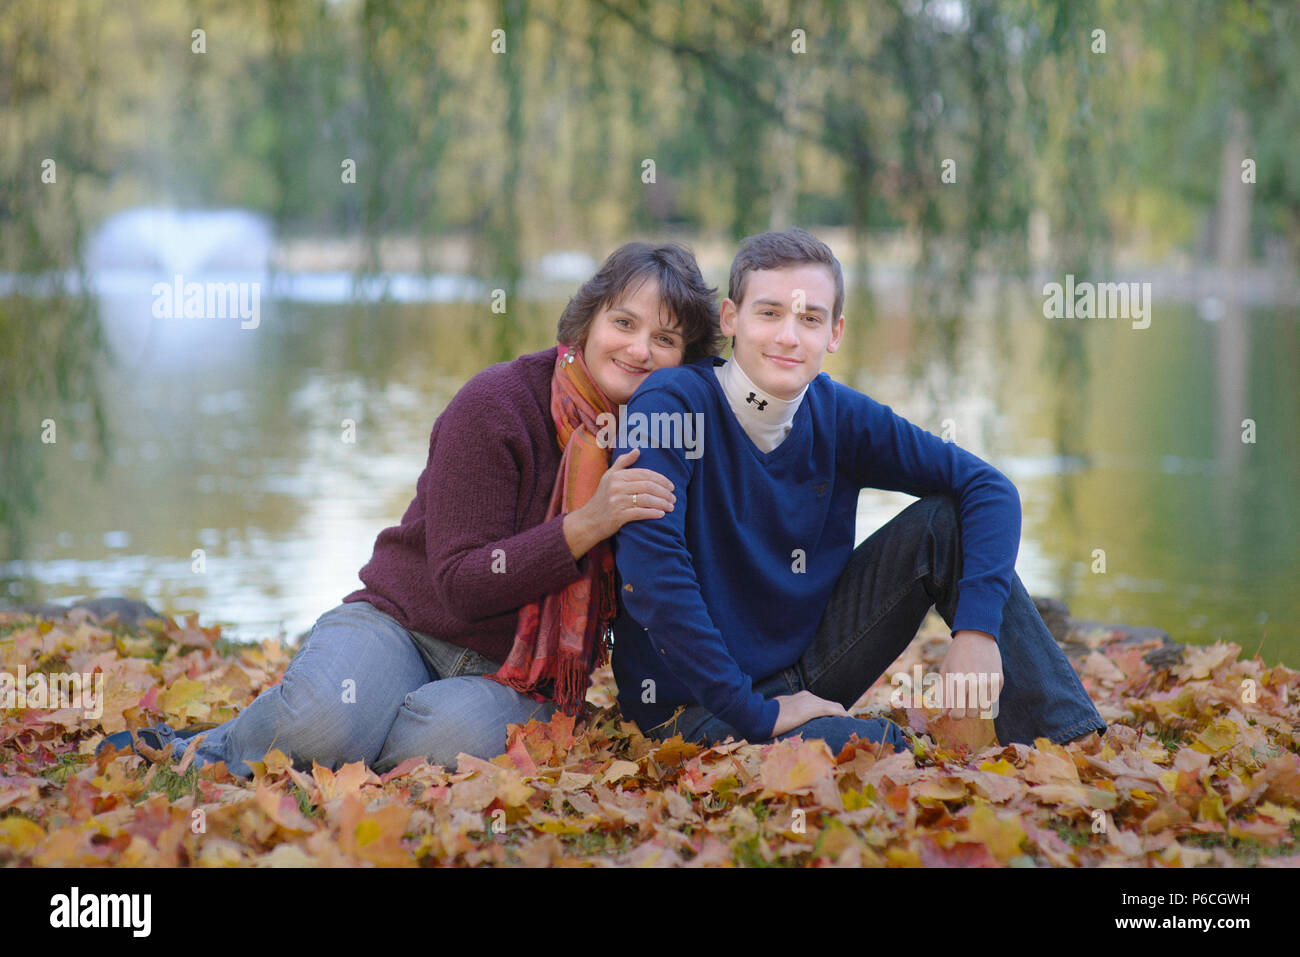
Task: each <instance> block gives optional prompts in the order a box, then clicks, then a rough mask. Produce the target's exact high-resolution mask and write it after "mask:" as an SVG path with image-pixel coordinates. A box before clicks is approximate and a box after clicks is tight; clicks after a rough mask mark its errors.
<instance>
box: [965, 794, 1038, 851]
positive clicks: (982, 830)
mask: <svg viewBox="0 0 1300 957" xmlns="http://www.w3.org/2000/svg"><path fill="white" fill-rule="evenodd" d="M966 820H967V826H966V830H965V831H964V832H962V833H961V834H959V835H958V837H957V839H958V840H961V841H971V842H974V843H977V844H983V845H984V846H985V847H987V848H988V849H989V853H990V854H992V855H993V856H994V857H996V858H997V859H998V860H999V861H1009V860H1011V858H1013V857H1016V856H1017V855H1018V854H1020V842H1021V841H1023V840H1024V839H1025V829H1024V828H1023V827H1021V826H1020V821H1019V820H1018V819H1016V818H1015V817H1012V816H1007V817H998V816H997V815H996V814H994V813H993V809H992V808H990V807H989V806H988V805H987V804H979V805H976V807H975V810H973V811H971V813H970V816H969V817H967V819H966Z"/></svg>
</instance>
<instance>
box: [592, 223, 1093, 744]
mask: <svg viewBox="0 0 1300 957" xmlns="http://www.w3.org/2000/svg"><path fill="white" fill-rule="evenodd" d="M728 292H729V298H727V299H725V300H723V302H722V305H721V328H722V332H723V334H724V335H728V336H732V337H734V338H733V340H732V358H731V360H730V361H725V360H723V359H721V358H717V357H708V358H706V359H703V360H700V361H698V362H694V363H689V364H686V365H682V366H679V367H677V368H673V369H664V370H657V371H655V372H654V373H652V374H651V375H649V376H648V377H647V379H646V381H645V382H644V383H643V384H642V385H641V387H640V388H639V389H638V390H637V392H636V394H635V395H634V396H633V398H632V399H631V400H630V402H629V403H628V406H627V408H626V410H623V412H622V414H623V415H624V416H625V417H626V419H625V423H624V425H625V426H630V427H628V428H627V429H626V431H624V430H623V429H620V437H619V439H618V440H617V442H616V444H617V450H616V454H623V453H626V452H627V451H628V450H630V449H631V448H634V447H636V448H640V457H639V460H638V461H637V463H636V465H637V467H638V468H647V469H653V470H654V471H656V472H659V473H661V474H662V475H664V476H665V477H667V478H668V480H669V481H670V482H671V483H672V486H673V489H674V495H675V499H676V501H675V504H672V505H670V504H669V503H668V502H667V501H663V502H660V501H659V498H658V495H657V494H656V493H657V491H658V490H656V489H655V488H654V487H652V486H649V485H647V488H646V489H644V490H641V495H640V497H641V498H644V499H645V501H643V502H641V503H640V504H641V505H642V506H647V507H649V508H650V509H655V510H656V512H655V514H656V515H658V514H660V513H661V512H662V514H663V517H661V518H657V519H656V520H654V521H638V522H629V523H628V524H626V525H624V526H623V528H622V529H621V530H620V531H619V533H618V535H617V537H616V539H615V554H616V558H617V563H618V570H619V574H620V579H621V580H620V588H619V598H620V608H619V615H618V618H617V620H616V621H615V623H614V652H613V665H614V675H615V678H616V680H617V682H618V689H619V704H620V706H621V709H622V712H623V714H624V715H625V716H626V717H628V718H631V719H632V720H634V721H636V723H637V724H638V725H639V726H640V727H641V729H642V730H643V731H645V732H646V733H649V734H652V735H655V736H657V737H660V738H663V737H668V736H671V735H673V734H678V733H680V734H682V735H684V736H685V737H686V739H687V740H694V741H702V742H706V743H713V742H717V741H721V740H723V739H724V738H726V737H727V736H728V735H731V736H734V737H736V738H744V739H747V740H749V741H752V742H760V741H767V740H770V739H772V738H777V737H782V736H785V735H790V734H795V733H799V734H803V735H804V736H805V737H820V738H823V739H825V740H826V741H827V743H828V744H830V746H831V747H832V748H833V749H835V750H838V749H839V748H840V747H842V746H843V744H844V743H845V742H846V741H848V740H849V738H850V737H851V736H852V735H854V734H856V735H858V736H859V737H861V738H864V739H870V740H873V741H888V742H890V743H892V744H894V745H895V747H900V748H901V747H905V746H906V739H905V738H904V737H903V735H902V733H901V731H900V729H899V728H898V726H897V725H894V724H893V723H892V722H888V721H885V720H883V719H873V720H865V719H859V718H854V717H852V716H850V715H849V713H848V711H847V708H849V707H850V706H852V705H853V703H854V702H855V701H856V700H857V699H858V698H859V697H860V696H861V695H862V693H863V692H864V691H865V690H866V689H867V688H868V687H870V686H871V684H872V683H873V682H874V681H875V680H876V679H877V678H878V677H879V676H880V675H881V674H883V673H884V670H885V668H887V667H888V666H889V664H890V663H891V662H892V661H893V660H894V659H895V658H896V657H897V656H898V655H899V654H900V653H901V652H902V651H903V649H904V648H906V646H907V645H908V643H909V642H910V641H911V640H912V638H913V637H914V636H915V634H916V630H917V627H918V626H919V624H920V622H921V620H922V618H923V617H924V616H925V614H926V612H927V610H928V609H929V608H930V606H931V605H934V606H935V607H936V608H937V609H938V611H939V613H940V614H941V615H942V616H943V618H944V620H945V621H946V622H947V623H948V624H949V626H950V627H951V628H952V644H951V645H950V646H949V649H948V652H947V654H946V656H945V657H944V660H943V664H942V665H941V668H940V671H941V674H943V675H949V674H951V675H961V676H972V675H973V676H981V675H982V676H983V680H985V681H986V682H987V685H986V686H987V687H989V688H991V689H996V688H997V687H999V686H1000V688H1001V693H1000V696H999V697H998V699H997V703H996V708H995V709H993V708H990V709H989V710H990V711H995V714H996V716H995V717H994V730H995V731H996V733H997V736H998V740H999V741H1000V742H1001V743H1003V744H1006V743H1009V742H1012V741H1018V742H1024V743H1032V742H1033V740H1034V739H1035V738H1036V737H1040V736H1043V737H1047V738H1050V739H1051V740H1052V741H1055V742H1058V743H1061V742H1065V741H1069V740H1071V739H1073V738H1076V737H1079V736H1080V735H1083V734H1086V733H1087V732H1089V731H1093V730H1095V731H1098V732H1103V731H1104V730H1105V728H1106V724H1105V722H1104V721H1102V719H1101V717H1100V715H1099V714H1098V713H1097V709H1096V708H1095V707H1094V706H1093V703H1092V701H1091V700H1090V699H1089V697H1088V695H1087V693H1086V692H1085V691H1084V689H1083V686H1082V685H1081V684H1080V682H1079V679H1078V677H1077V676H1076V675H1075V673H1074V670H1073V669H1072V668H1071V666H1070V664H1069V662H1068V660H1067V659H1066V657H1065V655H1064V654H1063V653H1062V652H1061V650H1060V648H1059V647H1058V646H1057V644H1056V642H1055V641H1054V640H1053V638H1052V636H1051V634H1050V633H1049V632H1048V630H1047V628H1046V626H1045V625H1044V624H1043V621H1042V619H1041V618H1040V617H1039V615H1038V612H1037V610H1036V609H1035V608H1034V605H1033V602H1032V601H1031V600H1030V598H1029V595H1028V593H1027V592H1026V591H1025V588H1024V585H1023V584H1022V583H1021V581H1020V578H1019V577H1018V576H1017V575H1016V573H1015V559H1016V552H1017V550H1018V548H1019V543H1020V499H1019V496H1018V494H1017V493H1016V490H1015V487H1014V486H1013V485H1012V484H1011V482H1010V481H1008V480H1007V478H1006V477H1005V476H1003V475H1002V474H1001V473H1000V472H998V471H997V470H996V469H994V468H993V467H992V466H990V465H989V464H987V463H986V462H984V461H982V460H981V459H979V458H977V457H976V456H974V455H972V454H971V453H969V452H966V451H964V450H963V449H961V448H958V447H957V446H956V445H954V444H952V443H949V442H944V441H942V440H940V439H939V438H937V437H936V436H934V435H932V434H930V433H929V432H926V431H924V430H922V429H920V428H918V427H916V426H914V425H912V424H911V423H909V422H907V421H906V420H905V419H903V418H901V417H900V416H898V415H896V414H894V412H892V411H891V410H890V409H889V408H888V407H887V406H884V405H881V404H880V403H878V402H876V401H875V400H873V399H871V398H869V397H868V396H866V395H863V394H862V393H860V392H857V391H855V390H853V389H850V388H849V387H848V386H845V385H843V384H841V383H838V382H835V381H834V380H832V379H831V378H830V377H829V376H827V375H825V374H822V373H821V367H822V362H823V360H824V359H825V357H826V355H827V354H828V353H831V352H834V351H836V350H837V349H838V348H839V346H840V341H841V339H842V338H843V335H844V316H843V315H842V314H841V309H842V306H843V302H844V280H843V276H842V273H841V270H840V264H839V262H838V261H837V260H836V259H835V256H834V255H833V254H832V253H831V251H830V249H829V248H827V246H826V245H825V244H824V243H822V242H821V241H820V240H818V239H817V238H816V237H814V236H812V235H810V234H809V233H806V232H804V231H803V230H800V229H788V230H785V231H783V232H773V233H764V234H762V235H759V236H752V237H750V238H749V239H746V240H745V241H744V243H743V244H742V245H741V248H740V250H739V252H738V253H737V254H736V258H735V261H734V262H733V263H732V267H731V282H730V288H729V291H728ZM638 414H641V415H644V416H645V418H644V419H638V418H637V416H638ZM697 414H702V432H701V426H700V425H699V424H698V423H699V422H700V419H699V418H697V417H696V415H697ZM665 416H666V417H665ZM687 417H691V418H692V421H693V422H696V423H697V426H696V433H695V439H696V440H697V441H696V447H695V448H693V449H688V448H685V447H683V446H684V444H685V443H680V442H678V443H674V442H671V441H660V440H661V439H663V438H664V436H665V435H669V436H671V434H672V433H671V430H670V429H669V428H668V425H669V424H670V423H673V422H682V421H685V419H686V418H687ZM646 423H649V424H651V425H652V426H663V427H662V428H654V427H652V428H649V429H647V428H644V427H640V428H639V427H638V424H640V425H642V426H644V424H646ZM701 438H702V443H700V442H699V440H700V439H701ZM862 488H882V489H893V490H897V491H902V492H907V493H909V494H911V495H915V496H918V497H919V498H920V501H917V502H914V503H913V504H912V505H910V506H909V507H908V508H907V509H905V510H904V511H903V512H902V513H901V514H899V515H898V516H897V517H896V518H894V519H893V520H892V521H890V522H888V523H887V524H885V525H884V526H883V527H882V528H880V529H879V530H878V531H877V532H876V533H875V534H873V535H872V536H871V537H869V538H868V539H867V540H866V541H864V542H863V543H862V544H861V545H859V546H858V547H857V548H854V546H853V533H854V518H855V515H856V512H857V501H858V492H859V490H860V489H862ZM636 491H637V490H633V492H636ZM945 686H947V687H952V685H951V684H947V685H940V688H941V689H942V688H943V687H945ZM967 687H968V688H969V687H971V686H970V685H968V686H967ZM995 693H996V692H995ZM986 704H987V702H981V703H980V707H984V706H985V705H986ZM951 705H952V702H951V701H948V702H941V706H943V707H950V708H951ZM952 713H953V714H954V716H958V717H960V716H962V712H961V711H960V710H957V709H953V710H952ZM971 713H972V714H973V713H974V712H971ZM986 714H987V712H986Z"/></svg>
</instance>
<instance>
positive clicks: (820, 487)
mask: <svg viewBox="0 0 1300 957" xmlns="http://www.w3.org/2000/svg"><path fill="white" fill-rule="evenodd" d="M828 484H829V483H827V482H818V483H817V484H816V485H814V486H813V488H814V489H816V490H817V497H818V498H821V497H822V496H823V495H825V494H826V486H827V485H828Z"/></svg>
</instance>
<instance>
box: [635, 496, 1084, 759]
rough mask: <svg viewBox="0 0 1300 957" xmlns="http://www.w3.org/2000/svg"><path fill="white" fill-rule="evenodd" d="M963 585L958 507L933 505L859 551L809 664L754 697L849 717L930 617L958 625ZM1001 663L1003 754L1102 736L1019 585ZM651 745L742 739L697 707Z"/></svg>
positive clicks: (846, 734)
mask: <svg viewBox="0 0 1300 957" xmlns="http://www.w3.org/2000/svg"><path fill="white" fill-rule="evenodd" d="M960 578H961V528H960V524H959V522H958V517H957V507H956V504H955V502H954V501H953V499H952V498H951V497H950V496H947V495H927V496H925V497H924V498H921V499H920V500H918V501H916V502H914V503H912V504H911V505H910V506H908V507H907V508H906V509H904V510H903V512H901V513H900V514H899V515H897V516H896V517H895V518H894V519H892V520H891V521H890V522H888V523H886V524H885V525H884V526H883V527H882V528H880V529H879V530H877V531H876V533H875V534H874V535H872V536H871V537H870V538H868V539H867V540H866V541H864V542H863V543H862V544H861V545H859V546H858V547H857V548H855V549H854V550H853V554H852V555H851V556H850V557H849V561H848V564H847V565H845V567H844V571H843V572H842V573H841V574H840V577H839V579H838V580H837V581H836V583H835V588H834V590H833V591H832V592H831V598H830V601H829V603H828V604H827V605H826V610H825V612H824V613H823V614H822V619H821V622H820V624H819V625H818V627H817V632H816V634H815V635H814V636H813V640H812V642H811V644H809V646H808V648H807V650H806V651H804V653H803V656H802V657H801V658H800V659H799V661H798V662H797V663H796V664H795V665H793V666H792V667H789V668H786V669H784V670H782V671H780V672H778V673H777V674H775V675H769V676H768V677H766V678H764V679H763V680H762V681H758V682H756V683H755V685H754V690H755V691H757V692H759V693H760V694H762V695H763V696H764V697H765V698H772V697H775V696H777V695H785V694H793V693H795V692H797V691H803V690H807V691H811V692H812V693H813V694H815V695H817V696H818V697H821V698H826V699H828V700H831V701H838V702H839V703H840V704H842V705H844V707H846V708H848V707H852V705H853V703H854V702H855V701H857V700H858V698H860V697H861V696H862V694H863V692H865V691H866V690H867V689H868V688H869V687H871V685H872V684H874V683H875V681H876V679H877V678H879V677H880V676H881V675H882V674H884V671H885V669H886V668H887V667H889V665H890V664H891V663H892V662H893V661H894V659H895V658H897V657H898V656H899V655H900V654H902V652H903V650H904V649H905V648H906V647H907V646H908V644H909V643H910V642H911V641H912V639H913V638H914V637H915V636H916V631H917V628H918V627H920V624H921V621H922V619H923V618H925V614H926V612H927V611H929V610H930V606H932V605H933V606H934V607H935V608H936V610H937V611H938V612H939V614H940V615H942V616H943V619H944V621H946V622H948V624H949V625H950V626H951V625H952V616H953V613H954V612H955V611H956V607H957V587H956V585H957V582H958V580H960ZM998 651H999V653H1000V654H1001V655H1002V674H1003V683H1002V693H1001V695H1000V696H999V698H998V711H997V715H996V716H995V717H994V719H993V728H994V730H995V731H996V732H997V736H998V741H999V742H1000V743H1002V744H1009V743H1012V742H1021V743H1024V744H1032V743H1033V741H1034V739H1035V738H1039V737H1044V738H1049V739H1051V740H1052V741H1053V742H1055V743H1057V744H1061V743H1064V742H1066V741H1069V740H1072V739H1073V738H1077V737H1079V736H1080V735H1082V734H1085V733H1087V732H1089V731H1093V730H1095V731H1098V732H1104V731H1105V730H1106V722H1105V721H1103V720H1102V719H1101V715H1099V714H1098V713H1097V709H1096V707H1095V706H1094V705H1093V703H1092V700H1091V699H1090V698H1089V697H1088V693H1087V692H1086V691H1084V689H1083V685H1082V684H1081V683H1080V681H1079V678H1078V676H1077V675H1076V674H1075V673H1074V669H1073V668H1072V667H1071V666H1070V662H1069V660H1068V659H1067V658H1066V657H1065V653H1064V652H1063V651H1061V648H1060V646H1059V645H1058V644H1057V643H1056V640H1055V639H1054V638H1053V637H1052V635H1051V632H1049V631H1048V630H1047V626H1046V625H1045V624H1043V619H1042V617H1041V616H1040V615H1039V614H1038V610H1037V609H1036V608H1035V607H1034V603H1033V601H1032V600H1031V599H1030V597H1029V593H1028V592H1027V591H1025V586H1024V584H1023V583H1022V582H1021V581H1020V576H1019V575H1014V576H1013V577H1012V580H1011V594H1010V596H1009V597H1008V599H1007V603H1006V605H1005V606H1004V607H1003V609H1002V627H1001V629H1000V631H999V633H998ZM967 713H968V714H969V713H970V712H969V711H968V712H967ZM651 733H652V734H653V735H654V736H655V737H657V738H666V737H671V736H672V735H674V734H678V733H680V734H681V735H682V736H683V737H684V738H685V739H686V740H688V741H699V742H703V743H707V744H715V743H717V742H719V741H722V740H724V739H726V738H727V736H728V735H730V736H732V737H735V738H737V739H738V738H740V735H739V734H738V733H737V732H736V730H735V729H734V728H732V727H730V726H729V725H727V724H726V723H725V722H723V721H721V720H719V719H718V718H716V717H714V716H713V715H712V714H711V713H710V712H708V711H706V710H705V709H704V708H703V707H701V706H699V705H695V706H692V707H688V708H686V709H685V711H683V712H682V713H681V714H680V715H678V716H677V718H676V719H674V720H672V721H669V722H667V723H666V724H664V725H661V726H660V727H658V728H655V729H653V730H652V731H651ZM796 734H801V735H803V736H804V737H805V738H811V737H817V738H822V739H824V740H825V741H826V743H827V744H829V745H830V747H831V750H833V751H837V752H838V751H839V749H840V748H842V747H843V746H844V744H845V743H846V742H847V741H848V740H849V738H850V737H851V736H852V735H854V734H856V735H857V736H858V737H859V738H862V739H867V740H871V741H888V742H890V743H892V744H893V745H894V746H895V747H896V748H900V749H901V748H903V747H905V746H906V738H905V737H904V736H903V733H902V731H901V730H900V729H899V727H898V726H897V725H896V724H894V723H893V722H892V721H888V720H885V719H883V718H871V719H866V718H832V717H825V718H814V719H813V720H812V721H808V722H806V723H805V724H802V725H800V726H799V727H797V728H795V729H794V730H793V731H790V732H788V733H787V734H783V735H779V737H781V738H787V737H791V736H793V735H796Z"/></svg>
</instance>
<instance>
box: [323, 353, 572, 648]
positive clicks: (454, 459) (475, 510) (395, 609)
mask: <svg viewBox="0 0 1300 957" xmlns="http://www.w3.org/2000/svg"><path fill="white" fill-rule="evenodd" d="M555 354H556V350H555V347H551V348H550V349H546V350H544V351H542V352H534V353H532V354H531V355H524V356H520V357H519V358H518V359H515V360H514V361H512V362H501V363H498V364H497V365H494V366H490V367H488V368H487V369H484V370H483V371H482V372H480V373H478V374H477V375H476V376H474V377H473V378H472V379H470V380H469V382H467V383H465V386H464V387H463V388H462V389H461V390H460V391H459V392H457V393H456V395H455V396H454V397H453V398H452V400H451V402H449V403H448V404H447V408H446V409H445V410H444V411H443V413H442V415H440V416H438V419H437V421H436V422H434V423H433V433H432V434H431V435H430V436H429V461H428V463H427V464H426V465H425V467H424V472H423V473H421V475H420V478H419V481H418V482H416V486H415V498H413V499H412V500H411V504H410V505H409V506H407V509H406V514H405V515H403V516H402V521H401V523H400V524H398V525H394V526H392V527H391V528H386V529H384V530H383V531H382V532H380V533H379V537H378V538H377V539H375V550H374V554H373V555H372V556H371V559H370V561H369V562H368V563H367V564H366V565H365V567H364V568H362V569H361V571H360V573H359V575H360V578H361V581H362V582H363V583H364V584H365V587H364V588H362V589H359V590H358V591H354V592H352V594H350V595H348V596H347V597H346V598H344V599H343V600H344V601H345V602H347V601H362V600H365V601H368V602H370V603H371V604H372V605H374V606H375V607H376V608H378V609H380V610H381V611H384V612H387V613H388V614H390V615H392V616H393V617H394V618H396V619H397V620H398V621H399V622H401V623H402V625H403V626H404V627H406V628H408V629H410V630H413V631H422V632H424V633H426V634H429V635H433V636H434V637H435V638H441V639H443V640H445V641H449V642H452V643H454V644H457V645H461V646H463V647H466V648H473V649H474V650H475V651H477V652H479V653H480V654H483V655H486V656H487V657H489V658H491V659H492V660H493V661H497V662H501V661H504V660H505V658H506V655H508V654H509V653H510V647H511V644H512V643H513V640H514V634H515V623H516V619H517V618H518V610H519V608H520V607H521V606H523V605H525V604H527V603H528V602H531V601H533V600H535V599H538V598H541V597H542V596H543V595H546V594H548V593H549V592H553V591H558V590H559V589H561V588H563V587H564V586H566V585H568V584H570V583H571V582H574V581H576V580H577V579H578V578H579V577H581V575H582V574H583V570H584V569H585V565H584V566H583V568H582V569H580V567H579V563H578V562H577V561H575V560H574V558H573V553H572V552H570V551H569V546H568V543H567V542H566V541H565V538H564V530H563V527H562V523H563V516H562V515H557V516H556V517H555V518H553V519H551V521H549V522H547V521H545V519H546V506H547V505H548V503H549V502H550V499H551V491H552V489H553V488H554V487H555V476H556V474H557V472H558V471H559V468H560V449H559V446H558V444H557V439H556V435H555V423H554V421H552V419H551V377H552V374H553V373H554V371H555ZM497 549H500V551H499V552H498V551H497ZM494 567H495V569H496V570H495V571H494V570H493V569H494Z"/></svg>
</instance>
